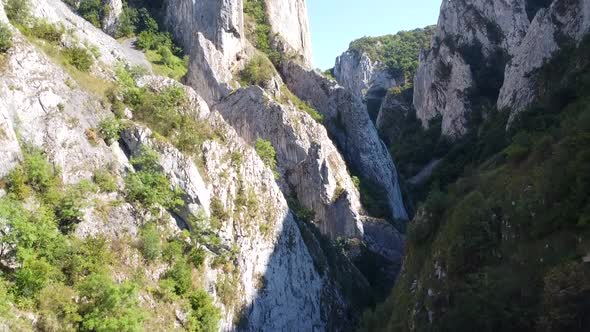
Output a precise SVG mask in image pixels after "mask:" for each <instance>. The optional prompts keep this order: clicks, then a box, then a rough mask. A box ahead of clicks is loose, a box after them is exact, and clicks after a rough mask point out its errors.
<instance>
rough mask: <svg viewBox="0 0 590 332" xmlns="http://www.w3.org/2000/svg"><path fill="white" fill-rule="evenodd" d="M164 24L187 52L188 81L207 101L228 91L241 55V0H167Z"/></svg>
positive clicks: (243, 42)
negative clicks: (221, 0) (220, 0)
mask: <svg viewBox="0 0 590 332" xmlns="http://www.w3.org/2000/svg"><path fill="white" fill-rule="evenodd" d="M164 5H165V7H166V19H165V20H166V25H167V27H168V29H169V30H170V31H171V32H172V35H173V36H174V38H175V39H176V40H178V41H180V43H181V45H182V47H183V48H184V50H185V52H186V53H187V54H188V55H189V59H190V61H189V71H188V75H187V78H186V80H187V83H188V84H189V85H190V86H192V87H193V88H194V89H195V90H196V91H197V93H199V94H200V95H201V96H202V97H203V98H204V99H205V100H206V101H207V102H208V103H212V102H215V101H218V100H219V99H221V98H222V97H224V96H226V95H227V94H229V92H230V91H231V81H232V78H233V77H232V73H233V72H235V71H237V70H238V69H239V68H240V66H241V65H243V61H241V60H242V59H243V57H244V45H245V36H244V14H243V4H242V0H229V1H223V2H219V1H204V0H197V1H193V0H180V1H172V0H167V1H165V2H164Z"/></svg>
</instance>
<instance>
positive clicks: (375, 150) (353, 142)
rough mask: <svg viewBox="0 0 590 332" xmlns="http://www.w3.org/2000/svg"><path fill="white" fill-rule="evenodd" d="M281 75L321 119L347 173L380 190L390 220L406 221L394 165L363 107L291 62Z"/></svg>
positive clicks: (325, 79) (319, 76)
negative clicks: (343, 162)
mask: <svg viewBox="0 0 590 332" xmlns="http://www.w3.org/2000/svg"><path fill="white" fill-rule="evenodd" d="M282 74H283V76H284V78H285V83H286V84H287V86H288V87H289V88H290V89H291V91H293V93H295V94H296V95H297V96H298V97H299V98H301V99H303V100H305V101H307V102H309V103H310V104H311V105H312V106H313V107H314V108H315V109H317V111H319V112H320V113H321V114H322V115H323V116H324V118H325V120H324V124H325V126H326V128H327V130H328V134H329V135H330V137H331V138H332V139H333V140H334V141H335V142H336V145H337V147H338V148H339V150H340V151H341V153H342V155H343V156H344V159H345V160H346V162H347V163H348V165H349V167H350V168H351V170H352V171H353V172H355V173H357V174H358V175H359V176H360V177H361V178H363V179H364V180H366V181H370V182H372V183H374V184H375V185H377V186H379V187H381V188H382V189H383V190H384V192H385V193H386V195H387V201H388V206H389V211H390V214H391V217H392V218H395V219H402V220H407V219H408V215H407V213H406V210H405V208H404V204H403V201H402V196H401V191H400V187H399V181H398V178H397V171H396V169H395V165H394V163H393V160H392V159H391V156H390V155H389V152H388V150H387V147H386V146H385V144H383V142H382V141H381V139H380V138H379V136H378V134H377V130H376V129H375V126H374V125H373V123H372V122H371V120H370V118H369V115H368V113H367V111H366V107H365V105H364V104H363V103H362V102H361V101H360V100H359V99H357V98H356V97H354V96H353V95H352V94H351V93H350V92H349V91H348V90H347V89H345V88H344V87H342V86H339V85H338V84H337V83H336V82H334V81H332V80H329V79H327V78H325V77H323V76H322V75H321V74H319V73H317V72H315V71H313V70H307V69H305V68H303V67H301V66H299V65H297V64H295V63H293V62H289V63H286V64H285V65H284V66H283V68H282Z"/></svg>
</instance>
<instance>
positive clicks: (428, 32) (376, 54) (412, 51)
mask: <svg viewBox="0 0 590 332" xmlns="http://www.w3.org/2000/svg"><path fill="white" fill-rule="evenodd" d="M435 28H436V27H435V26H428V27H426V28H424V29H416V30H412V31H401V32H398V33H397V34H395V35H386V36H382V37H363V38H360V39H357V40H355V41H353V42H351V43H350V46H349V50H351V51H354V52H357V53H358V54H359V55H360V54H361V53H365V54H367V56H368V57H369V58H370V59H371V60H373V61H379V62H381V63H383V64H385V65H386V66H387V68H389V70H390V71H391V73H392V74H394V75H397V76H403V77H404V79H405V81H406V82H411V81H412V80H413V77H414V74H415V73H416V69H417V68H418V57H419V55H420V51H421V50H423V49H427V48H429V47H430V40H431V38H432V36H433V35H434V30H435Z"/></svg>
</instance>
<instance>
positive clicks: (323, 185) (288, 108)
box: [216, 87, 363, 239]
mask: <svg viewBox="0 0 590 332" xmlns="http://www.w3.org/2000/svg"><path fill="white" fill-rule="evenodd" d="M216 109H218V110H219V111H220V113H221V114H222V115H223V116H224V118H225V119H226V120H227V121H228V122H229V123H230V124H231V125H232V126H233V127H234V128H236V130H237V131H238V133H240V136H241V137H243V138H244V139H245V140H246V141H247V142H249V143H250V144H251V145H255V144H256V140H257V139H260V138H261V139H265V140H268V141H270V142H271V143H272V145H273V146H274V148H275V150H276V152H277V162H278V165H279V172H280V173H281V174H282V175H283V177H284V178H285V180H286V182H287V183H286V184H285V189H284V191H285V194H286V196H288V197H289V196H291V197H294V198H297V199H298V200H299V201H300V203H301V204H302V205H303V206H304V207H305V208H307V209H310V210H312V211H313V212H314V213H315V219H316V222H317V223H318V228H319V229H320V230H321V231H322V233H324V234H327V235H329V236H330V237H331V238H333V239H336V238H337V237H347V238H355V237H357V238H360V237H362V234H363V228H362V224H361V222H360V208H361V207H360V202H359V198H358V192H357V190H356V189H355V187H354V185H353V183H352V180H351V178H350V175H349V174H348V170H347V167H346V164H345V163H344V160H342V157H341V156H340V154H339V153H338V150H337V149H336V147H335V146H334V145H333V143H332V141H331V140H330V139H329V138H328V135H327V133H326V130H325V128H323V127H322V126H321V125H319V124H318V123H316V122H315V121H314V120H313V119H312V118H311V117H310V116H309V115H307V114H306V113H304V112H303V111H300V110H298V109H297V108H295V107H294V106H293V105H288V104H287V105H281V104H279V103H277V102H276V101H274V100H273V98H272V97H271V96H270V95H269V94H267V93H265V92H264V90H262V89H261V88H259V87H251V88H248V89H245V90H238V91H237V92H235V93H234V94H232V95H231V96H229V97H228V98H227V99H225V100H224V101H223V102H222V103H220V104H218V105H216Z"/></svg>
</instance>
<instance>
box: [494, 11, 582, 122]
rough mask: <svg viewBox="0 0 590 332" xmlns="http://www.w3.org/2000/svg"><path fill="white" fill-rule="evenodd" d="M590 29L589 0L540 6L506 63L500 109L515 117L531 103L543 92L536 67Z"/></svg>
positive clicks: (578, 41)
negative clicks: (546, 6)
mask: <svg viewBox="0 0 590 332" xmlns="http://www.w3.org/2000/svg"><path fill="white" fill-rule="evenodd" d="M588 31H590V2H589V1H586V0H580V1H572V2H567V1H553V3H552V4H551V6H550V7H549V8H547V9H540V10H539V11H538V12H537V14H536V15H535V17H534V19H533V20H532V22H531V25H530V26H529V28H528V30H527V32H526V35H525V36H524V38H523V39H522V41H521V42H520V44H519V46H518V47H517V48H516V49H515V50H514V51H513V53H512V55H513V57H512V59H511V61H510V62H509V63H508V65H507V66H506V71H505V74H504V84H503V85H502V89H501V90H500V95H499V97H498V109H508V110H510V112H511V115H510V116H511V119H513V118H514V116H515V115H516V114H518V112H520V111H522V110H523V109H525V108H526V107H527V106H529V105H530V104H531V103H532V102H533V101H534V100H535V99H536V98H537V97H538V96H539V93H542V91H539V88H540V86H539V85H538V84H537V82H536V81H537V75H536V74H537V73H536V71H537V70H538V69H539V68H541V67H542V66H543V65H544V64H545V63H546V62H547V61H548V60H549V59H551V58H552V56H554V55H555V54H556V52H558V51H559V50H560V49H562V48H563V47H567V46H570V45H571V44H572V43H573V44H578V43H580V42H581V41H582V39H583V37H584V35H585V34H586V33H587V32H588ZM539 41H542V42H539ZM568 44H570V45H568Z"/></svg>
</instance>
